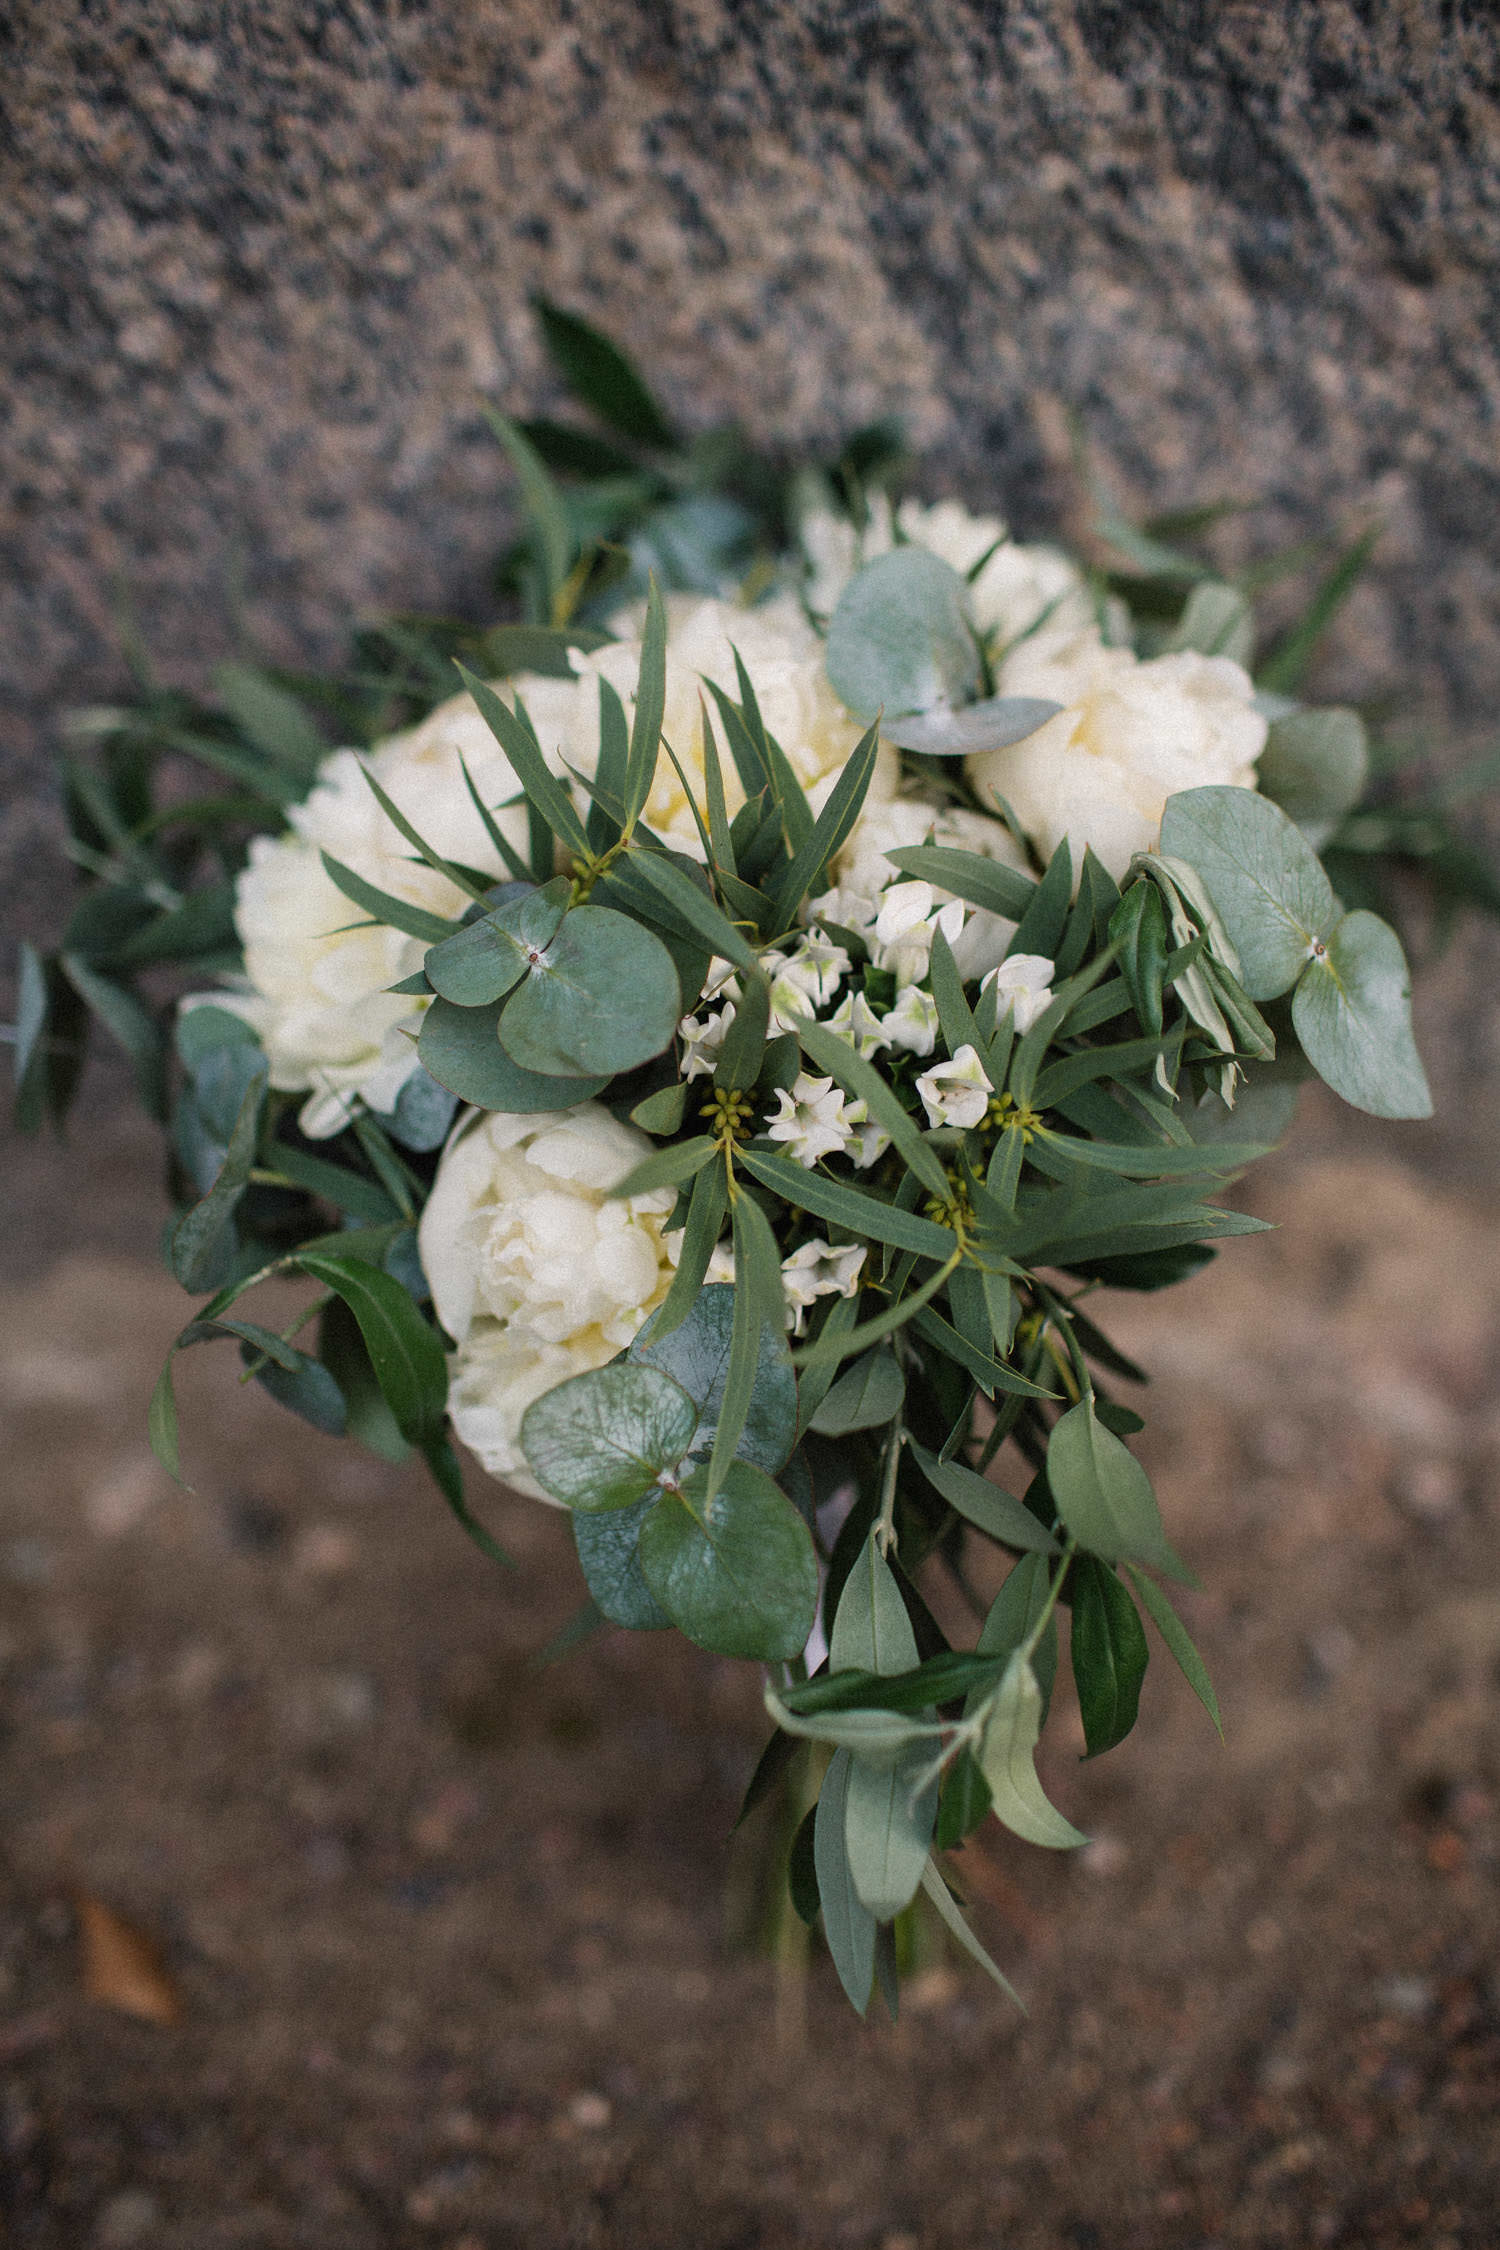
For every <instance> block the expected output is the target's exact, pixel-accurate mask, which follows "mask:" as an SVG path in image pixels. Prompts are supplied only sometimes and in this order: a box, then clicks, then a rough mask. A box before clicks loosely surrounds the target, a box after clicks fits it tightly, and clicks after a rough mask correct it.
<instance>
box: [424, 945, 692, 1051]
mask: <svg viewBox="0 0 1500 2250" xmlns="http://www.w3.org/2000/svg"><path fill="white" fill-rule="evenodd" d="M681 1014H682V994H681V991H680V990H679V987H678V983H677V970H676V968H675V966H674V964H673V961H672V956H671V954H670V953H669V952H668V951H667V949H666V947H665V946H664V945H663V944H662V942H661V939H660V938H658V937H655V936H653V934H652V932H651V931H650V930H648V929H645V928H643V927H642V925H641V924H640V923H639V922H634V921H632V920H631V919H630V917H629V915H627V914H617V913H615V911H614V909H613V908H612V907H608V906H577V907H574V908H573V910H572V912H571V913H569V914H565V915H564V916H563V919H562V921H561V922H560V923H559V925H558V929H557V934H556V936H555V937H554V938H553V940H552V942H551V944H550V945H548V946H547V947H546V949H545V951H544V952H543V953H542V956H541V958H540V960H538V961H535V962H533V963H532V965H531V970H530V974H529V975H528V976H527V978H526V980H525V982H524V984H522V985H521V987H520V989H519V990H518V991H517V992H516V993H515V994H514V995H513V997H512V998H511V999H510V1000H509V1001H508V1002H507V1004H506V1007H505V1011H504V1013H503V1015H502V1016H501V1018H500V1039H501V1042H502V1044H503V1045H504V1047H505V1050H506V1052H507V1054H509V1055H510V1056H511V1058H512V1060H513V1061H515V1062H517V1063H519V1064H520V1065H521V1068H522V1069H523V1070H530V1071H536V1072H539V1073H541V1074H543V1075H546V1076H551V1077H568V1076H571V1075H574V1074H576V1073H578V1072H580V1071H602V1072H605V1073H607V1074H608V1075H609V1076H610V1077H613V1076H614V1074H615V1073H616V1072H617V1071H622V1070H634V1069H635V1068H636V1066H637V1065H638V1064H640V1063H643V1062H649V1061H650V1059H651V1057H652V1056H653V1055H659V1054H661V1053H662V1051H663V1049H664V1048H666V1047H668V1046H669V1045H670V1044H671V1041H672V1035H673V1033H674V1032H675V1031H676V1029H677V1023H678V1019H679V1017H680V1016H681ZM429 1067H430V1066H429Z"/></svg>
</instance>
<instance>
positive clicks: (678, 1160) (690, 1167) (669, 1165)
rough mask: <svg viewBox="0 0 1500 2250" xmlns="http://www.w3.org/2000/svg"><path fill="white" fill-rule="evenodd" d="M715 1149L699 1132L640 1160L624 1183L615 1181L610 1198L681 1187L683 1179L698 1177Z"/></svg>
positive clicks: (705, 1136)
mask: <svg viewBox="0 0 1500 2250" xmlns="http://www.w3.org/2000/svg"><path fill="white" fill-rule="evenodd" d="M717 1147H718V1143H717V1142H716V1141H712V1140H710V1139H709V1137H708V1135H707V1134H706V1133H700V1134H698V1135H697V1136H696V1137H695V1138H694V1139H693V1140H690V1141H676V1142H674V1143H673V1145H672V1146H671V1147H670V1148H663V1149H658V1150H657V1151H656V1153H655V1155H653V1156H647V1157H643V1158H642V1160H641V1162H640V1163H639V1164H637V1165H635V1166H634V1167H633V1168H632V1169H631V1170H630V1171H629V1172H627V1173H626V1175H625V1177H624V1179H623V1180H617V1181H616V1183H615V1185H614V1186H613V1187H612V1188H611V1189H610V1191H609V1192H610V1195H611V1197H612V1198H615V1199H617V1200H623V1199H624V1198H625V1197H627V1196H632V1195H647V1194H649V1193H650V1191H651V1190H652V1189H653V1188H661V1187H680V1186H681V1185H682V1183H683V1182H684V1181H685V1180H691V1179H695V1178H696V1177H697V1175H698V1174H699V1173H700V1172H701V1171H702V1169H703V1167H704V1165H705V1164H707V1163H708V1162H709V1160H710V1158H711V1157H712V1156H713V1155H714V1154H715V1151H716V1150H717Z"/></svg>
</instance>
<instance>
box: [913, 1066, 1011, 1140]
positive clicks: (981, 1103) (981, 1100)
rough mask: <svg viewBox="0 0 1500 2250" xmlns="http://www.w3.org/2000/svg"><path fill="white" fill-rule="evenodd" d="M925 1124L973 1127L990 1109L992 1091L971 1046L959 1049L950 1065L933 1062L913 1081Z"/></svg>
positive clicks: (982, 1067)
mask: <svg viewBox="0 0 1500 2250" xmlns="http://www.w3.org/2000/svg"><path fill="white" fill-rule="evenodd" d="M917 1092H918V1093H919V1094H920V1095H921V1097H922V1107H923V1108H924V1109H925V1110H926V1112H927V1122H928V1124H929V1125H962V1126H964V1127H968V1126H970V1125H977V1124H978V1123H979V1121H980V1119H981V1118H982V1117H983V1115H984V1113H985V1111H986V1110H987V1109H988V1108H989V1106H990V1095H991V1092H992V1088H991V1086H990V1082H989V1080H988V1078H986V1076H985V1074H984V1065H983V1063H982V1062H981V1061H980V1059H979V1056H978V1053H977V1051H976V1050H975V1049H974V1048H973V1047H969V1046H964V1047H960V1048H959V1050H958V1052H957V1054H956V1055H954V1057H953V1058H952V1060H951V1061H950V1062H940V1063H934V1064H933V1066H932V1068H931V1070H924V1071H923V1073H922V1075H921V1077H920V1078H919V1079H918V1080H917Z"/></svg>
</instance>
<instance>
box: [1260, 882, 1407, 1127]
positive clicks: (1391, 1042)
mask: <svg viewBox="0 0 1500 2250" xmlns="http://www.w3.org/2000/svg"><path fill="white" fill-rule="evenodd" d="M1292 1025H1293V1028H1294V1029H1295V1031H1296V1034H1297V1037H1298V1039H1299V1040H1300V1041H1301V1043H1302V1052H1303V1053H1304V1054H1305V1055H1306V1057H1307V1059H1308V1061H1309V1062H1310V1063H1311V1064H1312V1066H1313V1068H1314V1070H1316V1071H1317V1073H1318V1075H1319V1077H1320V1078H1322V1079H1323V1081H1324V1082H1325V1084H1327V1085H1329V1086H1331V1087H1332V1088H1333V1090H1334V1092H1335V1093H1336V1094H1342V1095H1343V1097H1344V1100H1345V1101H1346V1102H1352V1103H1353V1105H1354V1107H1355V1108H1356V1109H1363V1110H1368V1111H1369V1113H1370V1114H1371V1116H1374V1117H1430V1116H1431V1115H1432V1095H1431V1093H1430V1091H1429V1089H1428V1085H1427V1074H1426V1072H1425V1071H1424V1070H1423V1068H1422V1058H1421V1056H1420V1055H1419V1054H1418V1053H1417V1046H1416V1041H1415V1039H1414V1038H1413V1036H1412V1026H1411V972H1410V970H1409V969H1408V968H1407V965H1406V956H1405V954H1404V953H1403V952H1402V950H1401V940H1400V939H1399V938H1398V937H1397V935H1396V933H1395V931H1394V930H1393V929H1392V928H1391V926H1390V924H1389V923H1388V922H1382V921H1381V919H1380V917H1379V915H1377V914H1369V913H1366V912H1365V910H1364V908H1363V907H1359V908H1356V910H1355V911H1354V913H1352V914H1346V915H1345V916H1344V917H1343V919H1342V920H1341V921H1340V922H1339V923H1337V925H1336V926H1335V927H1334V929H1333V930H1332V931H1331V932H1330V933H1329V936H1328V940H1327V943H1326V945H1325V946H1324V947H1323V948H1322V949H1321V950H1320V951H1319V953H1318V954H1317V957H1316V958H1315V959H1314V960H1312V961H1310V962H1309V963H1308V965H1307V968H1306V970H1305V972H1304V974H1303V976H1302V979H1301V982H1300V983H1299V984H1298V986H1297V989H1296V991H1295V993H1294V994H1293V995H1292Z"/></svg>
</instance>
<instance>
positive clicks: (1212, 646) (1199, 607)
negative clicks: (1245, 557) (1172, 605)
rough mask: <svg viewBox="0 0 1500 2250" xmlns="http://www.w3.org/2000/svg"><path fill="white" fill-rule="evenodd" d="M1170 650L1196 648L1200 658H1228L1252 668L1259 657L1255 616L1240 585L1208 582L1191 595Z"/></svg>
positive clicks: (1169, 642) (1210, 579)
mask: <svg viewBox="0 0 1500 2250" xmlns="http://www.w3.org/2000/svg"><path fill="white" fill-rule="evenodd" d="M1167 647H1168V649H1169V650H1175V649H1196V650H1197V652H1198V654H1199V655H1200V656H1227V657H1230V658H1232V659H1233V661H1234V662H1235V663H1236V664H1243V665H1244V666H1245V667H1246V669H1247V670H1248V669H1249V665H1250V660H1251V658H1252V657H1253V656H1254V654H1255V616H1254V612H1253V611H1252V609H1251V607H1250V604H1249V602H1248V601H1247V600H1246V599H1245V596H1244V595H1243V594H1242V593H1241V592H1240V590H1239V588H1238V586H1226V585H1223V584H1222V583H1221V582H1220V581H1219V580H1218V579H1214V578H1209V579H1205V580H1204V581H1203V583H1202V584H1201V585H1199V586H1195V587H1194V588H1193V590H1192V592H1191V593H1190V594H1189V595H1188V598H1187V602H1186V604H1185V606H1184V608H1183V612H1182V616H1181V618H1180V619H1179V620H1178V624H1177V630H1176V631H1175V632H1174V633H1173V634H1172V636H1171V638H1170V640H1169V641H1168V642H1167Z"/></svg>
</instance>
